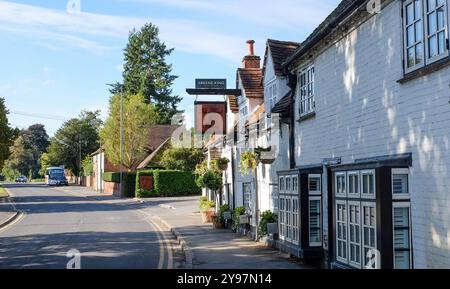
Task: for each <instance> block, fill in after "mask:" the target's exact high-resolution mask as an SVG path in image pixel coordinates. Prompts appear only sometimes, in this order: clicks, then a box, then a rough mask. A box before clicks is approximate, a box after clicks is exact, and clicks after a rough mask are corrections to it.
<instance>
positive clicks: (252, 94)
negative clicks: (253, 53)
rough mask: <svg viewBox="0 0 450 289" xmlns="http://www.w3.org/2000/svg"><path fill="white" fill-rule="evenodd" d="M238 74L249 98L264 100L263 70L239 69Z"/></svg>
mask: <svg viewBox="0 0 450 289" xmlns="http://www.w3.org/2000/svg"><path fill="white" fill-rule="evenodd" d="M237 73H238V77H239V78H240V79H241V82H242V86H243V89H244V93H245V96H246V97H247V98H264V88H263V85H262V81H261V80H262V69H261V68H238V70H237Z"/></svg>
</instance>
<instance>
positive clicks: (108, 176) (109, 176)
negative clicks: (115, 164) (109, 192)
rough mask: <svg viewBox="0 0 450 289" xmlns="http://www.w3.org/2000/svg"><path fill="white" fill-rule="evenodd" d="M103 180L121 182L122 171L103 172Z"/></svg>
mask: <svg viewBox="0 0 450 289" xmlns="http://www.w3.org/2000/svg"><path fill="white" fill-rule="evenodd" d="M103 180H104V181H105V182H109V183H120V173H110V172H107V173H106V172H105V173H103Z"/></svg>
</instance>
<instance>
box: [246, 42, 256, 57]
mask: <svg viewBox="0 0 450 289" xmlns="http://www.w3.org/2000/svg"><path fill="white" fill-rule="evenodd" d="M247 44H248V55H251V56H253V55H255V50H254V47H253V45H254V44H255V40H248V41H247Z"/></svg>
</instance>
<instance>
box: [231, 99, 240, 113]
mask: <svg viewBox="0 0 450 289" xmlns="http://www.w3.org/2000/svg"><path fill="white" fill-rule="evenodd" d="M228 103H229V104H230V109H231V112H233V113H236V112H239V107H238V104H237V97H236V96H234V95H228Z"/></svg>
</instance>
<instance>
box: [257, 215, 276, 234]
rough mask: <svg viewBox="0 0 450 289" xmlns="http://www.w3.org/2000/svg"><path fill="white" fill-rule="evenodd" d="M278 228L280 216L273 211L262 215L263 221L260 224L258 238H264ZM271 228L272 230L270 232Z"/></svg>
mask: <svg viewBox="0 0 450 289" xmlns="http://www.w3.org/2000/svg"><path fill="white" fill-rule="evenodd" d="M277 226H278V216H277V215H276V214H274V213H272V212H271V211H265V212H263V213H261V219H260V222H259V228H258V236H259V237H260V238H261V237H264V236H267V235H269V234H270V233H272V231H273V230H272V228H276V227H277ZM269 228H271V230H269Z"/></svg>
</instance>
